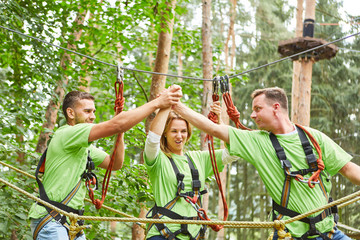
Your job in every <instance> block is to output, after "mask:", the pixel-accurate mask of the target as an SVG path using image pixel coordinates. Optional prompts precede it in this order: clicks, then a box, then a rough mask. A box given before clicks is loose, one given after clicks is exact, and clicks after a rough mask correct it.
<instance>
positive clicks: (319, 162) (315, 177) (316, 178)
mask: <svg viewBox="0 0 360 240" xmlns="http://www.w3.org/2000/svg"><path fill="white" fill-rule="evenodd" d="M295 125H296V126H297V127H299V128H301V129H302V130H304V132H305V133H306V135H307V136H308V137H309V138H310V141H311V142H312V144H313V145H314V147H315V149H316V151H317V153H318V155H319V158H318V159H317V161H316V162H317V165H318V170H317V171H316V172H314V173H313V174H312V175H311V177H310V178H309V180H308V185H309V187H310V188H314V187H315V184H314V183H313V182H317V181H319V178H320V174H321V171H323V170H324V168H325V164H324V161H323V160H322V153H321V148H320V145H319V143H318V142H317V141H316V139H315V138H314V137H313V135H311V133H310V132H309V131H308V130H306V129H305V128H304V127H303V126H301V125H299V124H295Z"/></svg>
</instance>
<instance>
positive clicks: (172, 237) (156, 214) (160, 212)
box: [146, 154, 207, 240]
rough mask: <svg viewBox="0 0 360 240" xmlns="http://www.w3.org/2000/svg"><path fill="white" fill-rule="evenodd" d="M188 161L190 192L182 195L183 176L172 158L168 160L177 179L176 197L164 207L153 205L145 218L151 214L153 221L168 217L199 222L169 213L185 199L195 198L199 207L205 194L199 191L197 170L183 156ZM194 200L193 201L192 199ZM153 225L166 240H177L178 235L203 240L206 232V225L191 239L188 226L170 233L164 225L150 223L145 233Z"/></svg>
mask: <svg viewBox="0 0 360 240" xmlns="http://www.w3.org/2000/svg"><path fill="white" fill-rule="evenodd" d="M185 155H186V157H187V160H188V165H189V168H190V171H191V177H192V190H193V191H192V192H185V193H183V192H182V190H184V189H185V185H184V182H183V180H184V174H182V173H180V171H179V169H178V167H177V166H176V164H175V162H174V160H173V159H172V158H169V160H170V163H171V166H172V168H173V170H174V172H175V175H176V179H177V182H178V184H177V192H176V196H175V198H174V199H172V200H171V201H170V202H168V203H167V204H166V205H165V206H164V207H160V206H157V205H156V203H155V206H154V207H153V208H151V209H150V211H149V212H148V213H147V216H146V217H148V215H149V214H150V213H152V215H151V217H150V218H154V219H160V218H162V217H163V216H166V217H169V218H171V219H179V220H181V219H182V220H200V218H199V217H198V216H194V217H185V216H181V215H180V214H178V213H176V212H174V211H171V209H172V208H173V207H174V206H175V204H176V202H177V201H178V200H179V199H180V198H181V197H183V198H185V199H188V200H186V201H191V200H189V198H190V199H192V198H195V200H196V203H197V204H199V206H200V205H201V201H200V195H202V194H205V193H206V192H207V191H206V190H203V191H200V189H201V181H200V180H199V172H198V170H197V169H196V168H195V166H194V163H193V162H192V161H191V159H190V157H189V156H188V155H187V154H185ZM192 200H194V199H192ZM153 225H155V226H156V228H157V230H158V231H159V232H160V234H161V235H162V236H163V237H165V238H166V239H169V240H177V239H178V238H177V237H176V236H177V235H179V234H184V235H188V236H189V237H190V240H198V239H204V237H205V232H206V225H203V226H202V228H201V229H200V231H199V232H198V233H197V235H196V236H195V237H193V236H192V235H191V233H190V232H189V231H188V224H181V225H180V226H181V227H180V229H179V230H177V231H175V232H172V231H171V230H170V229H169V228H168V227H167V226H166V225H165V224H163V223H151V224H149V226H148V228H147V232H148V231H149V230H150V229H151V227H152V226H153Z"/></svg>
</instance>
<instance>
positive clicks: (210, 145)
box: [197, 77, 229, 232]
mask: <svg viewBox="0 0 360 240" xmlns="http://www.w3.org/2000/svg"><path fill="white" fill-rule="evenodd" d="M218 89H219V81H218V78H217V77H215V78H214V80H213V95H212V100H213V102H215V101H219V95H218ZM208 118H209V119H210V120H211V121H213V122H214V123H218V122H219V119H218V116H217V115H216V114H215V113H214V112H212V111H210V112H209V114H208ZM205 141H207V143H208V148H209V153H210V159H211V165H212V167H213V171H214V176H215V179H216V183H217V185H218V187H219V191H220V195H221V199H222V202H223V206H224V221H226V220H227V218H228V215H229V211H228V206H227V203H226V199H225V196H224V192H223V188H222V184H221V179H220V174H219V169H218V166H217V163H216V157H215V149H214V138H213V136H210V135H209V134H207V135H206V137H205ZM197 211H198V216H199V217H200V218H201V219H202V220H210V219H209V217H208V216H207V214H206V212H205V210H204V209H202V208H200V209H198V210H197ZM210 227H211V229H212V230H214V231H216V232H218V231H220V230H221V229H222V228H223V227H224V226H223V225H210Z"/></svg>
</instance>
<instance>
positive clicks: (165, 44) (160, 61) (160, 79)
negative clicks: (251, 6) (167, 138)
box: [132, 0, 176, 240]
mask: <svg viewBox="0 0 360 240" xmlns="http://www.w3.org/2000/svg"><path fill="white" fill-rule="evenodd" d="M166 5H167V6H168V8H167V11H165V12H162V13H161V14H162V16H163V19H162V24H161V29H162V31H161V32H160V34H159V39H158V48H157V52H156V59H155V66H154V72H159V73H167V72H168V66H169V60H170V49H171V41H172V34H173V26H174V18H171V19H170V20H168V21H166V18H168V17H167V16H166V15H167V14H168V12H171V11H173V10H174V9H175V5H176V0H171V1H168V2H167V3H166ZM165 82H166V76H163V75H156V74H154V75H153V76H152V81H151V88H150V101H151V100H152V99H155V98H156V96H157V95H158V94H159V93H160V92H161V91H162V90H163V89H164V88H165ZM154 117H155V114H154V113H153V114H151V115H150V116H149V117H148V118H147V119H146V122H145V129H146V132H148V131H149V126H150V124H151V122H152V120H153V119H154ZM141 163H144V161H143V160H142V162H141ZM146 212H147V210H146V209H145V207H142V208H141V210H140V214H139V218H145V216H146ZM144 238H145V231H144V229H142V228H140V227H139V226H138V225H137V224H135V223H134V224H133V229H132V240H143V239H144Z"/></svg>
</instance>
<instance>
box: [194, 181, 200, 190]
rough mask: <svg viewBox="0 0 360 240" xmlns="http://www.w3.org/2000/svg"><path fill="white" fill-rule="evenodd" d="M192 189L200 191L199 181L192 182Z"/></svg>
mask: <svg viewBox="0 0 360 240" xmlns="http://www.w3.org/2000/svg"><path fill="white" fill-rule="evenodd" d="M192 187H193V189H200V188H201V181H200V180H193V182H192Z"/></svg>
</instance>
